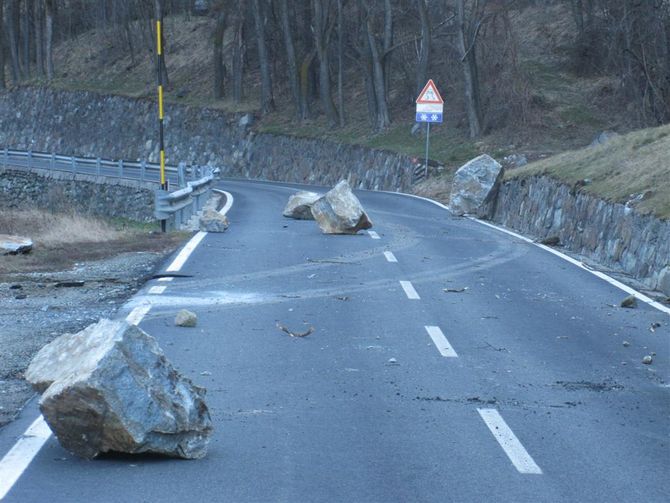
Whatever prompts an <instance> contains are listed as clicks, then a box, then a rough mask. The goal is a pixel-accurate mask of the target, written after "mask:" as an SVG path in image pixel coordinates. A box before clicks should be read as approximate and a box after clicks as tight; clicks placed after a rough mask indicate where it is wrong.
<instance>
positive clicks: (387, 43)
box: [382, 0, 393, 96]
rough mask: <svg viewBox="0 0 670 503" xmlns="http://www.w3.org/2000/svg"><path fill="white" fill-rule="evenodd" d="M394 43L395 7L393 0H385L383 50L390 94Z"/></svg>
mask: <svg viewBox="0 0 670 503" xmlns="http://www.w3.org/2000/svg"><path fill="white" fill-rule="evenodd" d="M392 45H393V8H392V7H391V0H384V47H383V50H382V63H383V64H384V85H385V88H384V94H386V96H388V95H389V86H390V85H391V53H390V52H389V50H390V49H391V46H392Z"/></svg>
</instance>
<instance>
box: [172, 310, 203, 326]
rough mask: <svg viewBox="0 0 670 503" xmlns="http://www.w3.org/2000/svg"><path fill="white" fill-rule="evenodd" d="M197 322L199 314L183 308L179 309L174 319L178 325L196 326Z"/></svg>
mask: <svg viewBox="0 0 670 503" xmlns="http://www.w3.org/2000/svg"><path fill="white" fill-rule="evenodd" d="M197 323H198V316H197V315H196V314H195V313H194V312H191V311H189V310H188V309H182V310H181V311H179V312H178V313H177V316H176V317H175V319H174V324H175V325H177V326H178V327H194V326H196V324H197Z"/></svg>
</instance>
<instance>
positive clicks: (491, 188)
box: [449, 154, 504, 218]
mask: <svg viewBox="0 0 670 503" xmlns="http://www.w3.org/2000/svg"><path fill="white" fill-rule="evenodd" d="M503 174H504V170H503V168H502V166H501V165H500V163H499V162H498V161H496V160H495V159H493V158H492V157H490V156H488V155H486V154H484V155H480V156H479V157H476V158H474V159H472V160H471V161H469V162H468V163H466V164H464V165H463V166H461V167H460V168H459V169H458V171H456V175H455V176H454V182H453V185H452V190H451V198H450V200H449V208H450V209H451V211H452V212H453V213H454V214H456V215H465V214H470V215H476V216H477V217H480V218H482V217H488V216H489V215H490V214H491V213H492V209H493V208H492V206H493V203H494V202H495V198H496V196H497V195H498V188H499V187H500V183H501V182H502V177H503Z"/></svg>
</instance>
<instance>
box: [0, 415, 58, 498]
mask: <svg viewBox="0 0 670 503" xmlns="http://www.w3.org/2000/svg"><path fill="white" fill-rule="evenodd" d="M50 436H51V430H50V429H49V426H48V425H47V423H46V422H45V421H44V418H43V417H42V416H41V415H40V416H39V417H38V418H37V419H35V421H33V424H31V425H30V426H29V427H28V429H27V430H26V431H25V432H24V433H23V435H22V436H21V438H20V439H19V440H18V441H17V442H16V443H15V444H14V447H12V448H11V450H10V451H9V452H8V453H7V454H5V457H4V458H2V459H1V460H0V501H2V500H3V499H4V498H5V496H7V493H8V492H9V491H10V490H11V489H12V487H14V484H16V481H17V480H19V477H21V475H22V474H23V472H24V471H25V469H26V468H28V465H29V464H30V462H31V461H32V460H33V458H34V457H35V455H36V454H37V453H38V452H39V451H40V449H41V448H42V446H43V445H44V443H45V442H46V441H47V440H48V439H49V437H50Z"/></svg>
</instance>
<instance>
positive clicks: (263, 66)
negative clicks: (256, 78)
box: [251, 0, 275, 114]
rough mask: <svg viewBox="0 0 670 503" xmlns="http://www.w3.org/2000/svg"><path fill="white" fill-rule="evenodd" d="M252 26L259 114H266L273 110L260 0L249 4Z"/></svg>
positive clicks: (268, 61)
mask: <svg viewBox="0 0 670 503" xmlns="http://www.w3.org/2000/svg"><path fill="white" fill-rule="evenodd" d="M251 6H252V10H253V16H254V24H255V26H256V43H257V45H258V64H259V65H260V70H261V112H262V113H264V114H265V113H268V112H272V111H273V110H274V109H275V102H274V97H273V95H272V75H271V72H270V60H269V58H268V49H267V44H266V41H265V16H264V12H263V9H262V5H261V3H260V0H252V2H251Z"/></svg>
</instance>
